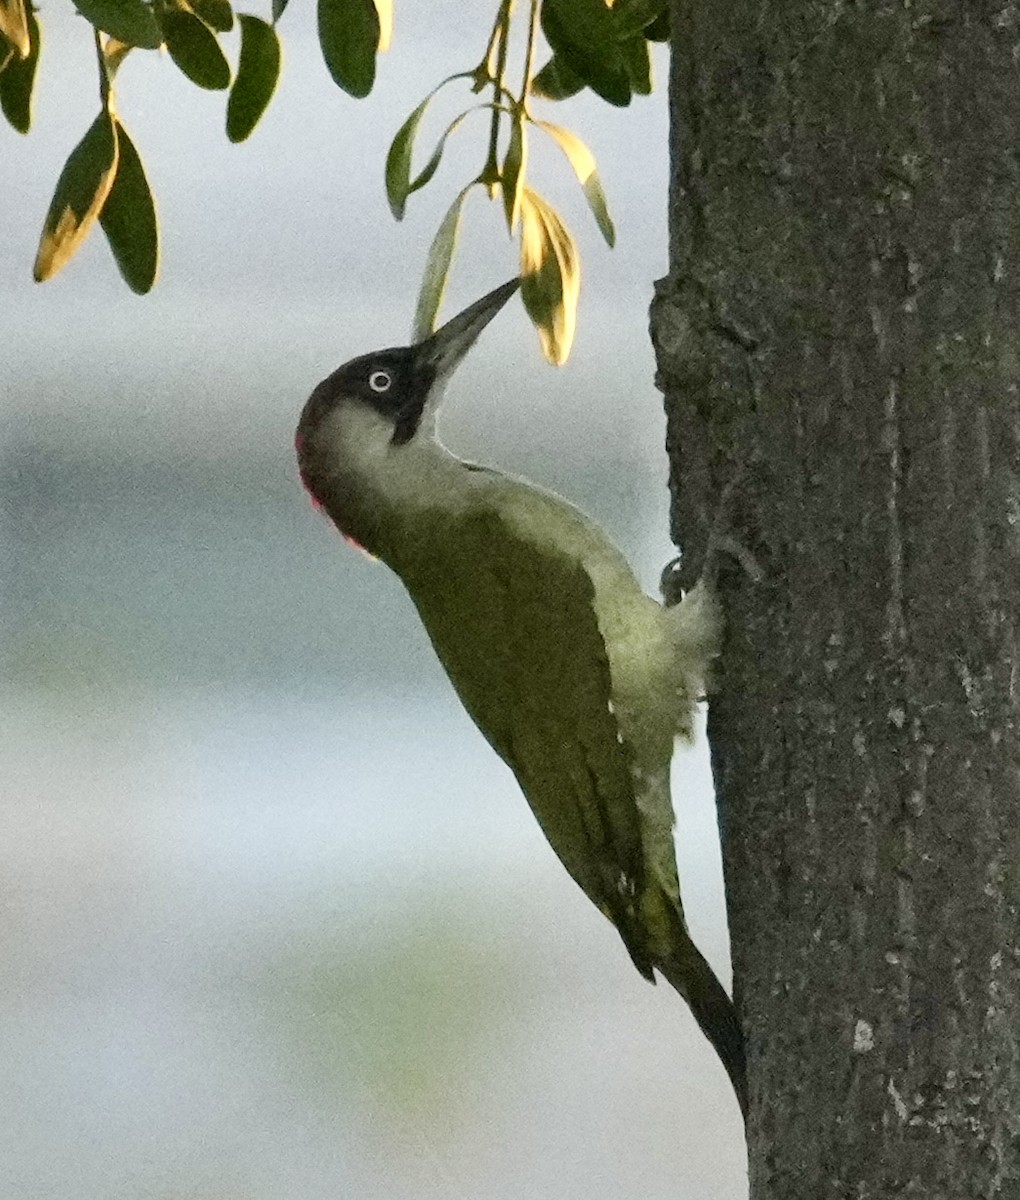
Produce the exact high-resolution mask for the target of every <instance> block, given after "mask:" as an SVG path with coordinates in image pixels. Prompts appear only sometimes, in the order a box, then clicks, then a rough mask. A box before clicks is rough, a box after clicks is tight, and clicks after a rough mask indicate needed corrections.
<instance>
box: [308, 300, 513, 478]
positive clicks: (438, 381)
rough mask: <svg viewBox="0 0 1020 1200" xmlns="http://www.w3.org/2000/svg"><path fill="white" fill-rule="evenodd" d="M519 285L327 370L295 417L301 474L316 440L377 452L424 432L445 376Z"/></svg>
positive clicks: (311, 460) (390, 449)
mask: <svg viewBox="0 0 1020 1200" xmlns="http://www.w3.org/2000/svg"><path fill="white" fill-rule="evenodd" d="M519 286H520V281H519V280H517V279H511V280H510V281H509V282H508V283H504V284H502V285H501V286H500V287H498V288H495V289H494V290H493V291H491V292H489V293H488V295H486V296H483V297H482V298H481V300H476V301H475V303H474V304H472V305H471V306H470V307H468V308H466V309H464V311H463V312H461V313H458V314H457V316H455V317H454V318H453V319H452V320H450V321H448V322H447V323H446V324H445V325H443V326H442V328H440V329H437V330H436V332H435V333H433V334H431V335H430V336H429V337H427V338H425V339H424V340H423V341H420V342H417V343H415V344H414V345H412V346H396V347H392V348H390V349H388V350H377V351H375V352H374V353H372V354H362V355H360V356H359V357H358V358H353V359H351V361H350V362H347V363H344V365H343V366H342V367H338V368H337V370H335V371H334V372H333V373H332V375H329V376H327V378H326V379H324V380H323V381H322V382H321V383H320V384H319V386H318V387H317V388H316V389H315V391H314V392H312V394H311V396H310V397H309V400H308V402H307V404H306V405H305V407H304V411H303V412H302V413H301V419H300V421H299V422H298V429H297V437H296V439H295V440H296V445H297V453H298V462H299V465H300V466H301V468H302V475H303V476H304V475H305V472H306V468H307V467H310V466H313V464H314V459H315V457H316V454H317V451H318V452H321V450H322V449H323V448H324V447H323V446H322V445H321V444H320V443H321V442H322V441H323V440H324V439H325V441H327V442H328V443H329V444H330V446H332V447H334V448H336V449H338V450H341V452H342V451H343V450H345V449H347V450H354V449H357V450H359V451H361V452H362V453H366V454H372V453H373V452H374V453H375V454H384V453H388V452H389V453H397V452H399V450H400V448H401V447H404V446H407V445H408V444H409V443H411V442H412V441H414V440H415V439H416V438H418V437H421V436H429V437H431V436H432V434H433V432H434V429H435V413H436V409H437V408H438V406H439V401H440V400H441V399H442V396H443V392H444V390H445V387H446V384H447V382H448V380H449V378H450V376H451V375H452V374H453V372H454V371H455V370H456V368H457V366H458V364H459V363H460V361H461V360H462V359H463V358H464V356H465V355H466V354H467V352H468V350H470V349H471V347H472V346H473V345H474V343H475V340H476V339H477V337H478V335H479V334H480V333H481V332H482V330H483V329H484V328H485V326H486V325H488V323H489V322H490V321H491V320H492V318H493V317H494V316H495V315H496V313H498V312H499V310H500V309H501V308H502V307H503V305H504V304H505V303H506V302H507V300H509V299H510V297H511V296H512V295H513V294H514V292H515V291H516V290H517V288H518V287H519ZM352 443H359V444H358V445H354V444H352ZM306 481H307V480H306Z"/></svg>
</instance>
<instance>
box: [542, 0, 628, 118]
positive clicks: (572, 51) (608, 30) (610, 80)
mask: <svg viewBox="0 0 1020 1200" xmlns="http://www.w3.org/2000/svg"><path fill="white" fill-rule="evenodd" d="M541 19H542V31H543V32H544V33H545V36H546V40H547V41H548V42H549V45H550V47H551V48H552V51H553V53H554V54H555V55H556V56H557V57H558V58H562V59H563V60H564V61H565V62H566V63H567V65H568V66H569V67H570V69H571V70H572V71H573V72H574V73H575V74H576V75H579V76H580V77H581V78H582V79H583V80H584V81H585V83H586V84H587V85H588V86H589V87H590V88H591V89H592V91H594V92H597V93H598V95H600V96H601V97H602V99H603V100H607V101H608V102H609V103H610V104H616V105H620V106H622V105H626V104H629V103H630V94H631V88H630V82H629V80H628V77H627V69H626V65H625V63H624V60H623V57H622V55H621V53H620V46H619V41H618V38H617V31H616V24H615V21H614V19H613V10H612V9H611V8H609V7H608V5H607V4H606V3H605V0H544V2H543V4H542V18H541Z"/></svg>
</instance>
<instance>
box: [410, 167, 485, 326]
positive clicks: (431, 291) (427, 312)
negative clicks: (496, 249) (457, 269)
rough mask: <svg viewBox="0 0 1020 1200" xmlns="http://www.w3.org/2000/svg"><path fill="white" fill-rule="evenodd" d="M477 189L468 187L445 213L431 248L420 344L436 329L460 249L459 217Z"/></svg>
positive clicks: (419, 316) (417, 318) (421, 297)
mask: <svg viewBox="0 0 1020 1200" xmlns="http://www.w3.org/2000/svg"><path fill="white" fill-rule="evenodd" d="M473 187H474V183H469V184H468V185H467V187H466V188H464V189H463V191H461V192H459V193H458V194H457V198H456V199H455V200H454V202H453V203H452V204H451V205H450V207H449V208H448V209H447V211H446V216H445V217H443V220H442V222H441V223H440V226H439V228H438V229H437V230H436V236H435V237H434V238H433V239H432V245H431V246H430V247H429V254H428V258H427V259H426V260H425V274H424V275H423V276H422V281H421V289H420V290H419V292H418V305H417V307H416V309H415V312H414V324H413V326H412V332H411V339H412V341H415V342H420V341H421V340H422V338H426V337H428V335H429V334H430V333H431V332H432V331H433V330H434V329H435V327H436V316H437V314H438V312H439V306H440V305H441V304H442V302H443V293H444V292H445V291H446V280H447V277H448V276H449V274H450V263H451V262H452V260H453V252H454V249H455V248H456V246H457V234H458V232H459V230H460V214H461V209H462V208H463V206H464V200H465V198H466V196H467V194H468V192H470V191H471V189H472V188H473Z"/></svg>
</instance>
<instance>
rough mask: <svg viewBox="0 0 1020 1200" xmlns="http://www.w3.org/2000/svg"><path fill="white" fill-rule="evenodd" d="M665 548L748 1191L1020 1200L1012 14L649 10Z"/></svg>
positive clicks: (737, 7) (739, 0)
mask: <svg viewBox="0 0 1020 1200" xmlns="http://www.w3.org/2000/svg"><path fill="white" fill-rule="evenodd" d="M673 18H674V52H673V70H672V79H671V85H670V86H671V106H672V145H671V151H672V193H671V199H670V219H671V228H670V239H671V260H670V274H669V276H668V278H667V279H665V280H663V281H661V283H660V284H659V285H658V289H657V297H656V301H655V303H654V304H653V335H654V338H655V342H656V347H657V353H658V361H659V372H660V383H661V386H662V387H663V389H664V391H665V392H666V396H667V409H668V414H669V448H670V455H671V462H672V470H673V487H674V514H673V515H674V523H675V531H676V533H677V536H678V538H679V540H680V541H681V542H685V543H686V545H687V547H688V549H689V550H690V549H691V548H692V545H693V547H694V550H695V553H692V554H689V555H688V560H689V561H688V562H687V566H686V569H687V571H688V573H689V575H690V574H691V573H694V572H696V570H697V566H698V562H697V559H698V557H699V555H698V553H697V552H696V551H697V549H698V545H699V544H703V538H704V534H705V530H706V525H707V522H708V521H709V520H710V519H711V516H712V513H713V511H714V508H715V506H716V505H717V504H718V501H719V497H720V494H721V492H722V490H723V488H724V486H725V485H726V483H727V482H730V481H733V480H734V479H735V480H736V482H735V484H734V488H733V493H732V497H731V500H732V504H731V508H732V510H733V514H734V515H733V523H734V531H735V533H736V534H737V536H738V537H739V538H740V540H741V541H743V542H744V543H745V544H746V545H748V546H749V547H750V548H751V549H752V550H753V551H754V552H755V554H756V555H757V557H758V558H759V560H760V563H761V565H762V567H763V568H764V570H765V573H766V577H765V580H764V582H762V583H754V582H753V581H752V580H751V579H750V578H748V577H746V576H745V575H743V574H742V573H741V572H740V571H739V570H738V569H733V570H730V569H729V568H728V569H727V571H726V573H725V575H724V577H723V580H722V587H723V589H724V593H725V601H726V605H727V610H728V613H729V620H730V625H729V634H728V641H727V645H726V650H725V655H724V661H723V666H722V678H721V680H720V689H719V692H718V694H717V695H716V696H715V698H714V700H713V703H712V707H711V716H710V737H711V740H712V750H713V760H714V765H715V771H716V784H717V789H718V795H719V804H720V824H721V827H722V830H723V840H724V860H725V865H726V877H727V891H728V904H729V917H730V928H731V936H732V944H733V955H734V971H735V981H736V983H735V988H736V993H737V1001H738V1005H739V1008H740V1011H741V1014H742V1019H743V1022H744V1027H745V1030H746V1035H747V1039H748V1055H749V1060H748V1061H749V1076H750V1086H751V1115H750V1120H749V1125H748V1141H749V1153H750V1176H751V1196H752V1200H800V1198H801V1197H803V1198H805V1200H827V1198H829V1197H838V1198H843V1197H846V1198H847V1200H850V1198H851V1197H852V1198H853V1200H880V1198H881V1200H887V1198H890V1197H917V1198H918V1200H921V1198H923V1200H979V1198H984V1197H1016V1196H1020V1041H1018V1038H1020V951H1018V939H1020V922H1018V916H1017V908H1018V904H1020V648H1018V636H1020V400H1018V382H1020V334H1018V322H1020V304H1018V301H1020V158H1018V156H1020V66H1018V63H1020V5H1018V4H1016V3H1009V4H993V3H981V2H976V0H975V2H969V3H968V2H967V0H954V2H952V3H950V2H949V0H943V2H941V3H938V2H933V0H920V2H915V3H908V2H907V0H902V2H897V3H893V2H891V0H889V2H886V3H876V2H870V0H860V2H858V3H847V2H846V0H678V2H676V3H675V4H674V11H673Z"/></svg>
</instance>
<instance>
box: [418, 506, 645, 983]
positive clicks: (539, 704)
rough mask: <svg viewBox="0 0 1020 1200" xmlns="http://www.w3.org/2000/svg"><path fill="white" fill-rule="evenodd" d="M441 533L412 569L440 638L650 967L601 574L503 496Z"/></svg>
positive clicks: (433, 534)
mask: <svg viewBox="0 0 1020 1200" xmlns="http://www.w3.org/2000/svg"><path fill="white" fill-rule="evenodd" d="M564 520H565V521H570V522H572V521H573V520H574V518H573V516H567V517H564ZM429 532H430V536H428V537H427V538H425V539H424V540H420V541H419V543H418V553H416V554H415V556H414V561H413V564H410V565H405V569H403V570H401V571H400V574H401V575H402V577H403V580H404V583H405V585H406V586H407V588H408V591H409V592H410V593H411V596H412V598H413V600H414V602H415V604H416V606H417V608H418V612H419V613H420V615H421V618H422V621H423V622H424V624H425V628H426V629H427V631H428V634H429V637H430V638H431V640H432V644H433V645H434V647H435V649H436V652H437V654H438V655H439V658H440V660H441V661H442V663H443V666H444V667H445V669H446V672H447V674H448V675H449V677H450V679H451V681H452V683H453V685H454V687H455V688H456V690H457V693H458V695H459V696H460V699H461V701H462V702H463V704H464V707H465V708H466V709H467V711H468V713H469V714H470V716H471V717H472V719H473V720H474V722H475V724H476V725H477V726H478V728H479V729H480V730H481V731H482V733H483V734H484V735H485V737H486V738H487V739H488V741H489V743H490V744H491V745H492V746H493V748H494V749H495V750H496V752H497V753H498V754H499V755H500V757H501V758H502V759H503V760H504V761H505V762H506V763H507V765H508V766H509V767H510V768H511V770H512V771H513V772H514V774H515V775H516V776H517V779H518V782H519V783H520V785H521V788H522V790H523V791H524V794H525V796H526V797H527V799H528V802H529V804H530V805H531V808H532V810H533V812H534V814H535V817H536V818H537V820H538V823H539V825H540V826H541V827H542V830H543V832H544V833H545V835H546V837H547V838H548V840H549V843H550V844H551V845H552V848H553V849H554V850H555V851H556V853H557V855H558V856H559V858H560V860H561V861H562V862H563V865H564V866H565V867H566V868H567V870H568V871H569V872H570V874H571V875H572V876H573V878H574V879H575V880H576V881H577V883H578V884H579V885H580V886H581V888H582V889H583V890H584V891H585V893H586V894H587V895H588V896H589V897H590V899H591V900H592V901H594V903H595V904H597V905H598V906H599V908H600V909H602V911H603V912H604V913H605V914H606V915H607V916H608V917H609V918H610V919H611V920H612V921H613V923H614V924H615V925H616V927H617V928H618V929H619V931H620V933H621V935H622V936H623V939H624V942H625V943H626V944H627V948H628V950H629V951H630V953H631V956H632V957H633V958H634V961H635V963H636V965H637V966H638V968H639V969H640V970H641V971H642V972H643V973H644V974H646V975H648V976H649V977H651V966H650V962H649V958H648V955H647V953H646V951H645V948H644V943H645V936H644V932H643V929H642V922H641V919H640V916H639V915H638V913H637V911H636V910H637V905H638V902H639V898H640V897H641V895H642V891H643V889H644V886H645V863H644V858H643V852H642V843H641V827H640V816H639V813H638V810H637V807H636V804H635V799H634V785H633V778H632V774H631V769H630V767H631V753H630V749H629V747H628V746H627V744H626V742H625V741H624V739H623V737H622V735H621V733H620V730H619V726H618V724H617V721H616V718H615V715H614V712H613V707H612V703H611V688H610V671H609V662H608V659H607V656H606V649H605V644H604V642H603V638H602V634H601V633H600V631H599V627H598V622H597V618H596V613H595V607H594V602H593V601H594V589H593V586H592V581H591V579H590V577H589V574H588V572H587V570H585V568H584V566H583V564H582V562H581V559H580V557H579V555H578V556H574V555H572V554H570V553H567V554H565V553H563V552H562V550H561V549H560V548H559V546H560V545H562V543H559V544H558V546H557V550H556V552H553V551H551V550H547V549H544V548H543V547H542V546H541V544H540V543H538V544H537V543H536V542H535V541H534V540H532V539H531V538H528V539H525V538H524V537H523V536H522V535H521V533H520V532H519V530H517V529H516V528H515V527H514V526H513V524H512V523H511V522H508V521H506V520H505V519H504V517H503V516H502V515H501V514H500V512H499V511H497V510H496V509H495V508H490V507H486V506H477V507H473V508H472V509H471V511H470V512H468V513H467V514H466V515H458V516H452V517H450V518H448V519H447V520H446V521H444V522H442V523H440V524H439V525H437V526H432V525H431V524H430V525H429ZM451 548H453V551H452V552H451Z"/></svg>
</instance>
